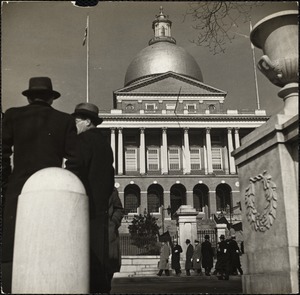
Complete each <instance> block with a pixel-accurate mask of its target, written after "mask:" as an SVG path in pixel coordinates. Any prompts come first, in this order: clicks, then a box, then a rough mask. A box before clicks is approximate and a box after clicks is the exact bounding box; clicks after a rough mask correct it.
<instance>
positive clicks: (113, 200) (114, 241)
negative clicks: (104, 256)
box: [107, 188, 124, 285]
mask: <svg viewBox="0 0 300 295" xmlns="http://www.w3.org/2000/svg"><path fill="white" fill-rule="evenodd" d="M123 216H124V209H123V206H122V202H121V200H120V198H119V193H118V190H117V189H116V188H114V191H113V193H112V195H111V196H110V198H109V207H108V217H109V220H108V238H109V249H108V250H109V261H108V270H107V272H108V279H109V283H110V285H111V280H112V278H113V276H114V273H115V272H119V271H120V268H121V250H120V241H119V227H120V225H121V221H122V218H123Z"/></svg>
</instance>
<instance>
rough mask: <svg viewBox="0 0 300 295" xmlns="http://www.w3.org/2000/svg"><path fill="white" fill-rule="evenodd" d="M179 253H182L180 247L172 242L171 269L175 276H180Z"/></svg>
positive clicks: (175, 242)
mask: <svg viewBox="0 0 300 295" xmlns="http://www.w3.org/2000/svg"><path fill="white" fill-rule="evenodd" d="M180 253H182V248H181V246H180V245H178V242H177V241H176V240H174V241H173V248H172V258H171V267H172V269H174V270H175V273H176V275H177V276H180V274H181V266H180Z"/></svg>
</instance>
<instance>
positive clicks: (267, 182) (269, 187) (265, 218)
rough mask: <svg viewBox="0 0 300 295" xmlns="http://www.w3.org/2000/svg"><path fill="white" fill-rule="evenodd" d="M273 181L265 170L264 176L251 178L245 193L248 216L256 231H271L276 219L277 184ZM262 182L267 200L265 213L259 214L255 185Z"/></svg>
mask: <svg viewBox="0 0 300 295" xmlns="http://www.w3.org/2000/svg"><path fill="white" fill-rule="evenodd" d="M271 179H272V177H271V175H270V174H268V173H267V171H266V170H265V171H264V172H263V173H262V174H259V175H258V176H255V177H253V178H252V177H251V178H250V185H249V186H248V187H247V188H246V191H245V204H246V210H247V213H246V216H247V219H248V221H249V222H250V224H251V225H252V227H253V229H254V230H255V231H261V232H265V231H266V230H268V229H270V227H271V225H272V224H273V222H274V220H275V218H276V208H277V193H276V184H275V183H274V182H273V181H271ZM260 181H261V182H262V184H263V189H264V192H265V199H266V202H265V205H264V211H263V213H260V212H258V211H257V209H256V206H255V198H256V196H255V185H256V182H260Z"/></svg>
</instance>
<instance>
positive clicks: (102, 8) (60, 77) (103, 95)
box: [1, 1, 298, 115]
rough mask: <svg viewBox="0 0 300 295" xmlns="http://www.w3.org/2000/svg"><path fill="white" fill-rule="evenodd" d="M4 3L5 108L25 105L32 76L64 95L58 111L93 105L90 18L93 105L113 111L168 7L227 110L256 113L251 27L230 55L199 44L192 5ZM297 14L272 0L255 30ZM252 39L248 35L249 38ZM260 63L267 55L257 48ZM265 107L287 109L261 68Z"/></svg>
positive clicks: (176, 30) (257, 16) (180, 41)
mask: <svg viewBox="0 0 300 295" xmlns="http://www.w3.org/2000/svg"><path fill="white" fill-rule="evenodd" d="M1 3H2V11H1V13H2V23H1V27H2V32H1V35H2V37H1V47H2V53H1V55H2V65H1V71H2V72H1V77H2V78H1V82H2V85H1V88H2V89H1V90H2V93H1V96H2V111H6V110H7V109H8V108H10V107H17V106H23V105H26V104H27V99H26V97H25V96H23V95H22V94H21V93H22V91H24V90H26V89H28V85H29V79H30V77H37V76H48V77H50V78H51V80H52V84H53V88H54V90H56V91H59V92H60V93H61V97H60V98H59V99H57V100H55V102H54V104H53V107H54V108H56V109H58V110H61V111H64V112H67V113H72V112H73V111H74V108H75V106H76V104H78V103H80V102H84V101H85V100H86V89H87V87H86V73H87V66H86V65H87V60H86V46H83V45H82V41H83V37H84V31H85V27H86V18H87V14H89V19H90V26H89V32H90V39H89V101H90V102H91V103H94V104H96V105H97V106H98V107H99V109H100V110H102V111H109V110H110V109H112V108H113V91H115V90H118V89H120V88H122V87H123V86H124V79H125V74H126V70H127V68H128V66H129V64H130V62H131V61H132V59H133V58H134V57H135V56H136V55H137V54H138V53H139V52H140V51H141V50H142V49H143V48H145V47H147V46H148V41H149V40H150V39H151V38H152V37H153V35H154V33H153V30H152V21H153V20H154V19H155V15H157V14H159V7H160V6H163V9H164V13H165V14H167V15H169V19H170V20H171V21H172V36H173V37H174V38H175V39H176V41H177V45H178V46H180V47H182V48H184V49H185V50H186V51H187V52H188V53H190V54H191V55H192V56H193V57H194V58H195V60H196V61H197V63H198V64H199V66H200V68H201V71H202V74H203V78H204V83H205V84H207V85H210V86H213V87H215V88H218V89H220V90H223V91H226V92H227V96H226V99H225V104H224V108H225V109H238V110H254V109H256V108H257V104H256V89H255V79H254V63H253V57H252V51H251V46H250V40H249V38H248V37H247V36H249V34H250V32H249V31H250V30H249V23H243V22H241V23H240V24H239V26H238V27H236V28H235V32H236V33H237V34H236V38H235V40H234V41H233V42H232V43H228V44H227V45H226V51H225V53H219V54H216V55H214V54H213V53H211V52H210V51H209V49H208V48H206V47H204V46H197V45H195V44H194V43H192V42H191V40H192V39H195V38H196V37H197V31H195V30H194V29H193V27H192V26H193V25H194V23H193V22H192V20H191V18H188V19H185V20H184V12H185V11H186V9H187V8H188V3H187V2H185V1H169V2H164V1H100V2H99V3H98V5H97V6H94V7H91V8H79V7H75V6H74V5H73V4H72V2H71V1H5V2H3V1H2V2H1ZM290 9H297V10H298V6H297V3H296V2H294V1H286V2H285V1H272V2H271V1H268V2H264V5H263V6H259V7H256V8H253V10H252V13H251V19H252V25H253V26H254V25H255V23H257V22H258V21H260V20H261V19H262V18H264V17H266V16H268V15H270V14H272V13H275V12H278V11H282V10H290ZM243 35H245V36H243ZM254 51H255V59H256V63H257V61H258V60H259V58H260V57H261V56H262V55H263V52H262V50H261V49H258V48H255V50H254ZM257 81H258V91H259V100H260V106H261V109H264V110H266V111H267V114H268V115H273V114H275V113H277V112H278V111H279V110H280V109H281V108H282V106H283V102H282V100H281V99H280V98H279V97H278V96H277V93H278V91H279V90H280V88H279V87H277V86H275V85H273V84H272V83H271V82H269V80H268V79H267V78H266V77H265V76H264V75H263V74H262V73H260V72H259V70H258V69H257Z"/></svg>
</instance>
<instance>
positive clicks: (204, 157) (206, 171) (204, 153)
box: [203, 145, 208, 174]
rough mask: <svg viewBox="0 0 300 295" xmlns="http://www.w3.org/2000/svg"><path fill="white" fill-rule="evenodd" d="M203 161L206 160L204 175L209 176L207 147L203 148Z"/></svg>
mask: <svg viewBox="0 0 300 295" xmlns="http://www.w3.org/2000/svg"><path fill="white" fill-rule="evenodd" d="M203 159H204V173H205V174H208V170H207V151H206V146H205V145H204V146H203Z"/></svg>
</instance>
